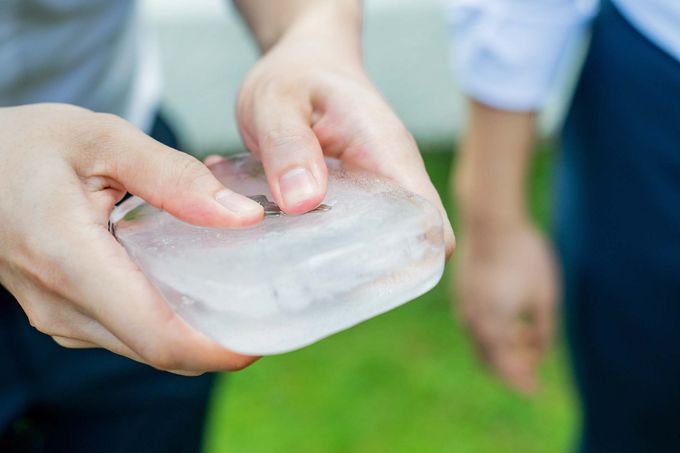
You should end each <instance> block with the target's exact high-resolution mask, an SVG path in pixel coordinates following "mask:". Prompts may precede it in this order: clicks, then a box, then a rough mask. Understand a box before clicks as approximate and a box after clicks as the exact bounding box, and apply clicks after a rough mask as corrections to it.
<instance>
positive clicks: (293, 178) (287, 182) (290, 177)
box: [279, 167, 319, 208]
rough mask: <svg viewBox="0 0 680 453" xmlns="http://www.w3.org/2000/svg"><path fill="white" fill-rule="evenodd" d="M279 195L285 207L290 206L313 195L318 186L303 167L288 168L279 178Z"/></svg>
mask: <svg viewBox="0 0 680 453" xmlns="http://www.w3.org/2000/svg"><path fill="white" fill-rule="evenodd" d="M279 187H280V188H281V196H282V197H283V201H284V202H285V204H286V207H288V208H292V207H294V206H297V205H299V204H300V203H302V202H305V201H307V200H309V199H310V198H312V197H314V196H315V195H316V194H317V192H318V190H319V186H318V184H317V183H316V180H315V179H314V177H313V176H312V174H311V173H310V172H309V170H307V169H306V168H303V167H296V168H293V169H292V170H288V171H287V172H286V173H284V175H283V176H281V178H280V179H279Z"/></svg>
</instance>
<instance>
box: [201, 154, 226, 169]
mask: <svg viewBox="0 0 680 453" xmlns="http://www.w3.org/2000/svg"><path fill="white" fill-rule="evenodd" d="M224 160H225V159H224V157H222V156H220V155H218V154H210V155H208V156H205V157H204V158H203V163H204V164H205V165H206V166H208V167H211V166H213V165H215V164H218V163H220V162H223V161H224Z"/></svg>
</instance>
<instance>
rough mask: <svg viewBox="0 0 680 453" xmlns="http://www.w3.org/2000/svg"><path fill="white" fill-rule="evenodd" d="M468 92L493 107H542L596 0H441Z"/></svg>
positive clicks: (460, 76)
mask: <svg viewBox="0 0 680 453" xmlns="http://www.w3.org/2000/svg"><path fill="white" fill-rule="evenodd" d="M442 1H443V2H444V9H445V17H446V21H447V27H448V30H449V37H450V38H449V39H450V43H451V45H450V49H451V51H450V60H451V64H452V66H453V68H454V71H455V72H456V76H457V78H458V81H459V83H460V85H461V88H462V89H463V91H464V92H465V93H466V94H467V95H468V96H471V97H473V98H475V99H477V100H478V101H480V102H482V103H484V104H488V105H490V106H493V107H496V108H500V109H505V110H513V111H533V110H538V109H540V108H541V107H542V106H543V105H544V103H545V101H546V100H547V98H548V96H549V94H550V93H551V90H552V87H553V84H554V81H555V79H556V75H557V72H558V68H560V67H561V62H562V59H563V58H564V57H565V55H566V53H567V50H568V49H569V48H570V47H571V45H572V44H573V43H575V42H576V41H577V40H578V39H579V38H581V37H582V35H583V33H584V32H585V30H586V28H587V26H588V23H589V22H590V19H591V18H592V17H593V15H594V14H595V12H596V10H597V6H598V4H597V0H442Z"/></svg>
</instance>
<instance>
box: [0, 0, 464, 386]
mask: <svg viewBox="0 0 680 453" xmlns="http://www.w3.org/2000/svg"><path fill="white" fill-rule="evenodd" d="M236 3H237V6H238V7H239V9H240V11H241V12H242V14H243V16H244V17H245V18H246V20H247V22H248V23H249V24H250V26H251V29H252V30H253V34H254V35H255V37H256V38H257V40H258V43H259V45H260V47H261V48H262V50H263V52H265V53H264V55H263V57H262V59H261V60H260V62H259V63H258V64H257V65H256V66H255V67H254V68H253V70H252V71H251V72H250V73H249V74H248V76H247V77H246V79H245V81H244V82H243V85H242V87H241V90H240V94H239V101H238V106H237V117H238V121H239V126H240V130H241V133H242V135H243V139H244V143H245V144H246V146H247V147H248V149H250V150H251V151H252V152H253V153H254V154H256V155H257V156H258V157H259V158H261V159H262V161H263V163H264V167H265V170H266V173H267V178H268V180H269V183H270V185H271V189H272V193H273V194H274V198H275V199H276V201H277V203H278V204H279V205H280V206H281V207H282V209H283V210H285V211H286V212H288V213H289V214H299V213H303V212H305V211H307V210H309V209H312V208H314V207H315V206H317V205H318V204H319V203H320V202H321V200H322V199H323V197H324V195H325V190H326V182H327V181H326V180H327V170H326V167H325V164H324V161H323V156H324V155H328V156H334V157H338V158H340V159H342V160H343V161H345V162H347V163H348V164H354V165H359V166H362V167H364V168H367V169H369V170H372V171H374V172H377V173H380V174H382V175H385V176H387V177H390V178H393V179H395V180H396V181H398V182H399V183H401V184H402V185H404V186H405V187H407V188H409V189H411V190H413V191H415V192H417V193H419V194H421V195H422V196H424V197H426V198H428V199H429V200H430V201H432V202H433V203H434V204H435V205H436V206H437V207H438V208H439V209H440V210H441V212H442V216H443V218H444V219H446V215H445V212H444V209H443V207H442V205H441V201H440V200H439V197H438V195H437V193H436V191H435V190H434V187H433V186H432V184H431V182H430V180H429V178H428V176H427V174H426V172H425V170H424V167H423V163H422V160H421V158H420V155H419V153H418V149H417V147H416V145H415V143H414V141H413V139H412V137H411V136H410V134H409V133H408V132H407V131H406V129H405V128H404V126H403V125H402V124H401V122H400V121H399V120H398V119H397V117H396V116H395V115H394V113H393V112H392V111H391V110H390V108H389V107H388V106H387V104H386V103H385V101H384V100H383V99H382V97H381V96H380V94H379V93H378V91H377V90H376V89H375V88H374V87H373V85H372V84H371V83H370V81H369V80H368V78H367V77H366V75H365V72H364V70H363V67H362V63H361V52H360V44H359V43H360V30H361V9H360V3H359V2H358V1H355V0H307V1H302V0H297V1H295V0H288V1H277V2H271V1H265V0H259V1H258V0H247V1H246V0H242V1H237V2H236ZM279 9H280V11H279ZM0 191H1V193H2V194H3V196H2V197H0V217H2V219H3V223H2V227H1V228H0V283H2V285H3V286H4V287H6V288H7V289H8V290H9V291H10V292H11V293H12V294H13V295H14V296H15V297H16V299H17V300H18V302H19V304H20V305H21V307H22V309H23V310H24V311H25V313H26V315H27V318H28V320H29V322H30V323H31V325H33V326H34V327H35V328H36V329H38V330H39V331H41V332H43V333H45V334H47V335H50V336H52V337H53V338H54V340H55V341H57V342H58V343H59V344H61V345H63V346H65V347H69V348H95V347H96V348H105V349H108V350H110V351H112V352H115V353H117V354H121V355H124V356H127V357H129V358H132V359H134V360H137V361H140V362H143V363H146V364H149V365H151V366H153V367H155V368H158V369H161V370H168V371H173V372H176V373H180V374H200V373H203V372H206V371H217V370H237V369H241V368H244V367H246V366H248V365H249V364H251V363H252V362H253V361H255V360H256V359H257V358H256V357H250V356H244V355H240V354H236V353H234V352H231V351H228V350H226V349H224V348H223V347H221V346H219V345H218V344H216V343H215V342H214V341H212V340H210V339H208V338H207V337H205V336H204V335H202V334H201V333H199V332H197V331H196V330H194V329H193V328H191V327H190V326H189V325H188V324H186V323H185V322H184V321H183V320H182V319H181V318H179V317H178V316H176V315H175V314H174V312H173V311H172V310H171V309H170V308H169V306H168V305H167V304H165V302H164V301H163V300H162V299H161V297H160V295H159V293H158V291H157V290H156V289H155V288H154V287H153V286H152V285H151V284H150V282H149V281H148V280H147V279H146V277H145V276H144V274H143V273H142V272H141V271H140V270H139V268H138V267H137V266H136V265H135V264H134V263H133V262H132V261H131V260H130V258H129V257H128V256H127V254H126V252H125V250H124V249H123V248H122V247H121V246H120V245H119V244H118V243H117V242H116V240H115V239H114V238H113V237H112V236H111V234H110V233H109V232H108V231H107V220H108V217H109V214H110V212H111V209H112V207H113V206H114V204H115V203H116V202H117V201H118V200H120V199H121V197H122V196H123V195H124V193H125V192H126V191H128V192H131V193H133V194H135V195H139V196H141V197H142V198H144V199H145V200H147V201H148V202H150V203H151V204H153V205H155V206H158V207H160V208H163V209H165V210H167V211H168V212H170V213H171V214H173V215H175V216H177V217H179V218H180V219H182V220H184V221H186V222H189V223H192V224H196V225H202V226H214V227H243V226H249V225H253V224H256V223H257V222H259V221H260V220H261V219H262V216H263V212H262V208H261V207H260V206H259V205H258V204H257V203H255V202H253V201H251V200H249V199H248V198H245V197H242V196H240V195H238V194H236V193H234V192H232V191H230V190H229V189H228V188H225V187H223V186H222V185H221V184H220V183H219V182H218V181H217V179H215V177H214V176H213V175H212V173H211V172H210V170H209V169H208V168H207V167H206V166H205V165H204V164H203V163H201V162H199V161H197V160H196V159H194V158H193V157H190V156H188V155H186V154H183V153H179V152H177V151H175V150H172V149H170V148H168V147H166V146H164V145H161V144H160V143H158V142H156V141H154V140H153V139H151V138H149V137H148V136H146V135H145V134H143V133H142V132H141V131H139V130H138V129H136V128H135V127H134V126H132V125H131V124H129V123H127V122H126V121H125V120H123V119H121V118H118V117H115V116H112V115H108V114H102V113H94V112H91V111H88V110H85V109H82V108H79V107H75V106H70V105H65V104H35V105H28V106H20V107H8V108H2V109H0ZM445 225H446V226H445V235H446V238H447V251H448V253H449V254H450V252H451V251H452V250H453V246H454V238H453V232H452V230H451V227H450V224H449V223H448V220H445Z"/></svg>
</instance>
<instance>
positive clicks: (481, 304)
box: [445, 0, 595, 391]
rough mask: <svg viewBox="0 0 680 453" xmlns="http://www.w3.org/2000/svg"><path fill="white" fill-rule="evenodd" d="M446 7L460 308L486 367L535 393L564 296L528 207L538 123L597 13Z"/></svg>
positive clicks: (526, 4)
mask: <svg viewBox="0 0 680 453" xmlns="http://www.w3.org/2000/svg"><path fill="white" fill-rule="evenodd" d="M445 7H446V11H447V17H448V23H449V25H450V31H451V49H452V63H453V66H454V69H455V70H456V72H457V78H458V80H459V81H460V84H461V87H462V89H463V91H464V92H465V93H466V94H467V95H468V97H469V111H470V115H469V123H468V126H467V130H466V134H465V138H464V142H463V144H462V147H461V155H460V160H459V165H458V167H457V170H456V173H455V174H454V175H452V177H451V179H452V181H455V183H454V184H455V188H453V192H454V194H455V197H456V198H457V200H458V205H459V207H460V220H461V224H462V231H463V233H462V234H463V236H462V240H461V244H460V253H459V263H458V266H457V273H456V279H455V281H456V290H457V291H456V293H457V297H456V298H455V299H456V300H457V302H458V308H459V313H460V314H461V319H462V321H463V323H464V325H465V326H466V327H467V329H468V331H469V332H470V334H471V338H472V340H473V343H474V344H475V346H476V348H477V351H478V352H479V355H480V357H481V358H482V360H483V361H484V362H485V363H486V364H487V365H488V366H489V367H490V368H491V369H492V370H493V371H494V372H495V373H496V374H498V375H500V376H501V377H502V378H503V379H504V380H505V381H506V382H507V383H509V384H510V385H511V386H513V387H515V388H518V389H520V390H523V391H530V390H532V389H534V388H535V387H536V384H537V379H536V369H537V366H538V363H539V360H540V358H541V356H542V354H543V353H544V352H545V350H546V348H547V346H548V345H549V342H550V336H551V332H552V331H553V324H554V320H553V318H554V314H553V313H554V306H555V299H556V297H557V286H558V283H557V278H556V271H555V262H554V258H553V253H552V250H551V247H550V246H549V245H548V242H547V241H546V239H545V237H544V236H543V234H542V233H541V232H540V231H539V230H538V229H537V228H536V227H535V226H534V223H533V222H532V219H531V217H530V215H529V213H528V209H527V206H526V201H525V200H526V186H527V176H528V172H529V171H528V169H529V165H530V161H531V155H532V151H533V147H534V139H535V129H536V112H537V111H539V110H540V109H541V108H542V107H543V105H544V104H545V103H546V101H547V99H548V98H549V95H550V94H551V92H552V88H553V86H554V83H555V78H556V75H557V73H558V71H559V68H561V67H562V66H564V61H565V57H566V55H567V54H568V53H569V49H570V48H573V46H574V44H575V43H577V42H578V40H579V38H580V37H581V36H582V35H583V32H584V30H585V27H586V25H587V22H588V20H589V18H590V17H592V15H593V14H594V12H595V3H594V2H591V3H588V2H576V1H574V0H551V1H548V2H545V1H526V0H519V1H515V0H480V1H475V2H463V1H458V0H449V1H445Z"/></svg>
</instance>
